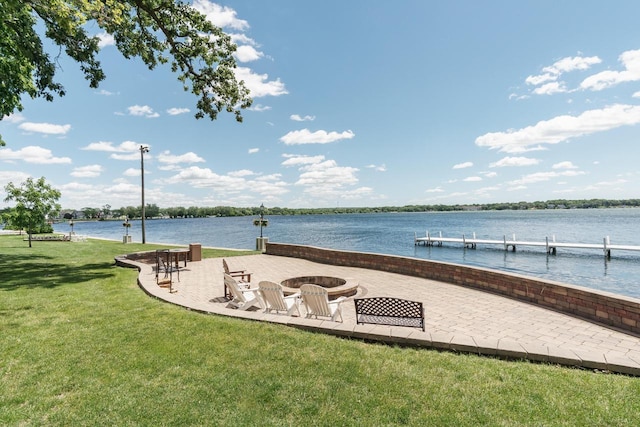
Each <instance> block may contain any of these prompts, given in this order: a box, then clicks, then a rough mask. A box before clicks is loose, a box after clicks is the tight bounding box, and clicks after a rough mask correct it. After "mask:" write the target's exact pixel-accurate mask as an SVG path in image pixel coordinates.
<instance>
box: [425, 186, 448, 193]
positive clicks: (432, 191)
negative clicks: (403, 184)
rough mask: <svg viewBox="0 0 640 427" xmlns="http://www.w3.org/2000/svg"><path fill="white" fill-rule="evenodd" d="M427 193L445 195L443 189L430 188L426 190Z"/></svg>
mask: <svg viewBox="0 0 640 427" xmlns="http://www.w3.org/2000/svg"><path fill="white" fill-rule="evenodd" d="M426 192H427V193H444V190H443V189H442V187H436V188H429V189H427V190H426Z"/></svg>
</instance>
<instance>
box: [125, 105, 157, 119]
mask: <svg viewBox="0 0 640 427" xmlns="http://www.w3.org/2000/svg"><path fill="white" fill-rule="evenodd" d="M127 111H129V114H130V115H132V116H143V117H147V118H156V117H159V116H160V114H158V113H156V112H155V111H153V108H151V107H149V106H148V105H132V106H131V107H129V108H127Z"/></svg>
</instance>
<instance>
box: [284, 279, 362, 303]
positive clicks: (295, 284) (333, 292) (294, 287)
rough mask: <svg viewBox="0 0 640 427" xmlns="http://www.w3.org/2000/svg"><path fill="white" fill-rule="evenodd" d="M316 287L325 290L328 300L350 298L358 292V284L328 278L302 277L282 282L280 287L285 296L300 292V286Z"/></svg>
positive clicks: (351, 281)
mask: <svg viewBox="0 0 640 427" xmlns="http://www.w3.org/2000/svg"><path fill="white" fill-rule="evenodd" d="M307 283H309V284H312V285H318V286H322V287H323V288H325V289H326V290H327V292H328V294H329V299H330V300H334V299H336V298H338V297H342V296H345V297H350V296H353V295H355V294H356V293H357V292H358V283H357V282H355V281H353V280H350V279H341V278H339V277H330V276H302V277H293V278H291V279H287V280H283V281H282V282H281V283H280V284H281V285H282V287H283V288H284V289H283V292H284V294H285V295H291V294H295V293H296V292H299V291H300V286H302V285H305V284H307Z"/></svg>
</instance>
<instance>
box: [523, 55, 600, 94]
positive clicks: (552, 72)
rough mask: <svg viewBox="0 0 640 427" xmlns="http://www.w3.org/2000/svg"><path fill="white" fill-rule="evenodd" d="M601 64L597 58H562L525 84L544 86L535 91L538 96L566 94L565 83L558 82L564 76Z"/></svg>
mask: <svg viewBox="0 0 640 427" xmlns="http://www.w3.org/2000/svg"><path fill="white" fill-rule="evenodd" d="M600 62H602V60H601V59H600V58H598V57H597V56H589V57H584V56H573V57H566V58H562V59H560V60H558V61H556V62H555V63H554V64H553V65H551V66H548V67H544V68H543V69H542V74H538V75H536V76H529V77H527V78H526V79H525V82H526V83H527V84H528V85H533V86H538V85H541V84H544V85H543V86H541V87H539V88H536V89H535V90H534V91H533V92H534V93H536V94H538V95H540V94H544V95H549V94H552V93H558V92H566V88H565V85H564V83H562V82H558V81H557V80H558V78H560V76H561V75H562V74H564V73H568V72H571V71H575V70H587V69H589V68H590V67H591V66H592V65H595V64H599V63H600Z"/></svg>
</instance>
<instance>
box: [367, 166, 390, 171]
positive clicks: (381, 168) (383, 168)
mask: <svg viewBox="0 0 640 427" xmlns="http://www.w3.org/2000/svg"><path fill="white" fill-rule="evenodd" d="M367 168H369V169H373V170H375V171H377V172H386V171H387V166H386V165H368V166H367Z"/></svg>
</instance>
